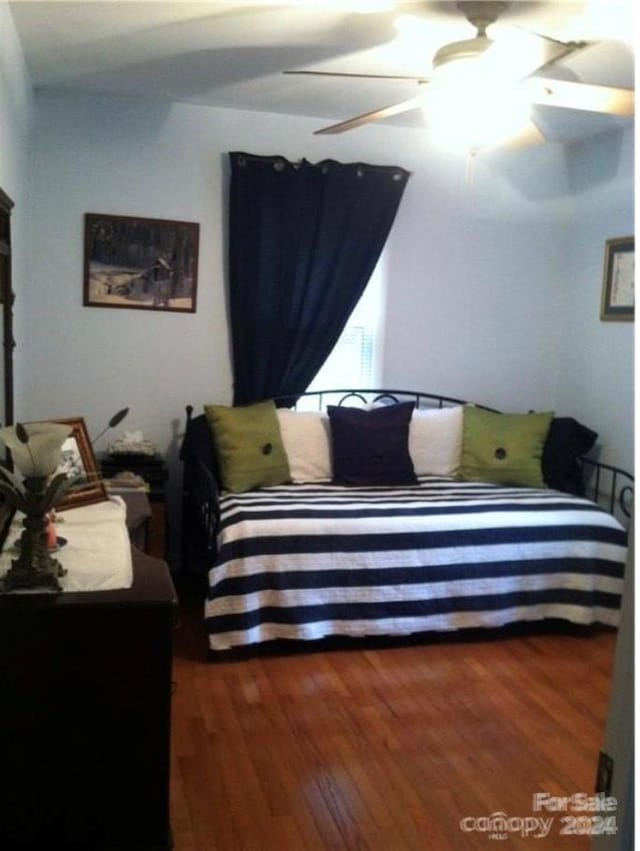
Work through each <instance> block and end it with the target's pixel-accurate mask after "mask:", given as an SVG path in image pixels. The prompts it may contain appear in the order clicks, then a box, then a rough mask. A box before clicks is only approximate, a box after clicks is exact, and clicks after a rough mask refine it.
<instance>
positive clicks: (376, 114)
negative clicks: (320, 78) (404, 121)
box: [314, 98, 422, 136]
mask: <svg viewBox="0 0 640 851" xmlns="http://www.w3.org/2000/svg"><path fill="white" fill-rule="evenodd" d="M421 105H422V98H411V99H410V100H403V101H401V103H394V104H392V105H391V106H384V107H382V109H373V110H371V112H365V113H363V114H362V115H356V116H355V117H354V118H349V119H347V121H341V122H340V123H339V124H332V125H331V126H329V127H323V128H322V129H321V130H315V131H314V135H316V136H323V135H325V134H329V133H344V132H345V131H346V130H353V129H354V128H356V127H360V126H361V125H362V124H371V122H373V121H381V120H382V119H383V118H390V117H391V116H392V115H399V114H400V113H402V112H408V111H409V110H410V109H416V107H419V106H421Z"/></svg>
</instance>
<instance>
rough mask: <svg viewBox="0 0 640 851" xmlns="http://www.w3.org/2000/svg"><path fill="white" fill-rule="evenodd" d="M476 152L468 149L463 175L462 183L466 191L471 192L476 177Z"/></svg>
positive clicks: (474, 149)
mask: <svg viewBox="0 0 640 851" xmlns="http://www.w3.org/2000/svg"><path fill="white" fill-rule="evenodd" d="M477 153H478V151H477V150H476V148H469V151H468V153H467V162H466V169H465V175H464V181H465V184H466V186H467V189H471V190H473V188H474V185H475V177H476V154H477Z"/></svg>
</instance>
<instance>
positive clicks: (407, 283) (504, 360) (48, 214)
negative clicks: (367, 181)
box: [25, 94, 630, 483]
mask: <svg viewBox="0 0 640 851" xmlns="http://www.w3.org/2000/svg"><path fill="white" fill-rule="evenodd" d="M35 114H36V121H35V127H34V132H33V136H32V140H31V145H30V148H31V181H30V190H31V202H32V203H31V204H30V207H29V210H30V228H31V230H30V237H29V239H30V247H31V250H30V266H29V275H28V279H29V284H28V292H27V299H28V306H29V317H30V322H31V323H33V325H32V327H34V328H37V333H34V334H33V335H32V337H31V339H30V340H29V344H28V350H27V351H26V354H25V357H26V358H27V375H26V386H27V387H28V401H27V409H28V410H27V414H28V418H38V417H45V416H53V415H57V416H61V415H67V416H72V415H83V416H85V418H86V419H87V422H88V425H89V431H90V433H96V432H97V431H98V430H99V429H100V428H101V427H102V425H103V424H104V423H105V422H106V420H107V419H108V418H109V416H110V415H111V414H112V413H113V411H114V410H116V409H118V408H119V407H121V406H123V405H130V406H131V414H130V417H129V420H128V423H127V425H128V428H135V427H137V428H141V429H143V430H144V432H145V434H146V435H147V436H148V437H150V438H151V439H152V440H154V441H155V442H156V443H157V444H158V446H159V448H160V450H161V451H162V452H166V453H167V454H168V457H169V460H170V464H171V466H172V469H174V481H175V482H176V483H177V481H178V469H179V468H178V464H177V460H176V456H177V445H178V440H179V433H180V430H181V427H182V422H183V411H184V405H185V404H187V403H193V404H194V405H196V406H197V407H198V406H200V405H201V404H202V403H203V402H205V401H212V400H215V401H221V402H225V401H229V400H230V398H231V366H230V358H229V339H228V329H227V318H226V299H225V286H226V256H225V251H226V248H225V245H226V239H225V237H226V187H227V178H228V173H227V152H228V151H230V150H248V151H251V152H254V153H262V154H274V153H280V154H283V155H285V156H287V157H289V158H291V159H294V160H295V159H299V158H301V157H306V158H308V159H310V160H312V161H317V160H321V159H324V158H327V157H334V158H336V159H339V160H342V161H349V160H364V161H369V162H375V163H395V164H398V165H401V166H404V167H405V168H408V169H409V170H410V171H411V172H412V176H411V179H410V181H409V185H408V187H407V191H406V193H405V197H404V198H403V202H402V205H401V208H400V212H399V214H398V218H397V220H396V223H395V225H394V228H393V231H392V235H391V238H390V242H389V245H388V252H387V254H388V256H387V264H386V265H387V270H388V280H387V311H388V319H387V326H386V342H385V356H384V367H383V369H384V379H385V382H386V383H387V384H394V385H396V386H397V385H400V386H410V387H413V388H415V389H427V390H435V391H439V392H443V393H448V394H452V395H460V396H462V397H465V398H473V399H476V400H477V401H481V402H486V403H487V404H493V405H495V406H496V407H500V408H503V409H510V410H528V409H529V408H538V409H541V408H556V410H558V412H559V413H563V414H564V413H572V414H574V415H577V416H580V417H581V418H584V421H585V422H586V423H587V424H590V425H593V426H594V427H596V426H598V424H597V423H594V422H593V419H594V418H593V416H592V408H593V406H592V405H591V402H590V401H589V400H592V399H594V400H597V399H598V398H599V394H600V395H601V393H602V392H604V387H603V386H600V385H599V384H597V383H593V382H591V383H589V382H586V381H583V382H581V385H580V386H578V385H575V386H574V387H573V388H572V393H573V397H572V404H571V406H570V407H571V410H567V407H568V405H567V404H566V402H567V400H568V393H567V386H568V375H569V367H566V366H565V364H566V363H568V361H569V360H573V361H574V362H575V371H577V372H579V371H580V370H581V369H582V368H583V367H582V366H581V363H580V362H581V359H582V357H583V350H584V348H585V347H584V346H583V344H582V343H581V342H578V341H576V342H575V345H574V342H573V340H574V335H573V334H572V333H571V332H570V328H571V324H572V322H573V317H574V315H575V305H574V301H575V299H576V298H579V299H580V300H581V299H582V297H581V296H576V295H574V294H573V289H574V288H575V287H576V286H578V283H577V280H578V278H581V279H582V280H583V281H584V280H585V276H587V277H588V281H589V285H590V286H592V287H593V289H594V292H595V295H596V296H597V297H596V300H595V302H596V303H595V307H589V306H588V304H586V303H585V304H583V305H582V306H581V309H583V310H584V311H585V315H586V316H589V315H591V313H590V311H592V310H593V311H594V312H593V316H594V317H595V319H594V320H593V324H595V325H596V326H598V319H597V316H598V298H599V296H598V290H599V286H600V278H601V273H600V271H599V270H598V271H596V270H595V269H592V270H588V269H584V268H582V269H581V270H579V268H578V266H579V263H578V259H577V258H576V252H574V251H572V250H571V246H572V245H573V244H574V243H575V244H576V245H578V244H579V243H580V240H581V239H582V237H581V222H580V220H579V218H578V217H577V216H578V211H580V212H581V214H582V215H584V216H585V225H586V224H588V221H586V219H587V217H586V213H584V212H583V211H582V209H581V205H582V203H583V200H580V199H578V200H576V199H575V197H574V191H575V187H574V186H572V182H573V183H574V184H575V183H576V181H578V180H582V181H583V183H584V182H585V180H584V178H585V174H586V175H587V176H588V173H589V168H588V164H587V166H585V167H584V168H583V167H582V166H581V164H582V162H583V159H584V158H585V157H587V155H588V152H586V151H577V152H573V153H571V155H570V158H569V159H567V152H565V151H564V149H563V148H562V147H560V146H557V145H547V146H541V147H540V148H537V149H532V150H530V151H522V152H517V153H511V154H500V155H498V154H496V155H493V156H492V157H489V156H485V157H482V158H478V160H477V162H476V163H475V169H474V177H473V181H472V182H469V181H468V180H467V171H468V164H467V163H466V162H465V161H464V159H459V158H455V157H445V156H443V155H442V154H441V153H439V152H438V151H437V150H435V149H433V148H432V147H430V146H429V144H428V142H427V140H426V139H425V137H424V135H423V134H422V133H421V132H420V131H411V130H402V129H399V128H389V127H381V126H377V127H371V128H367V130H366V133H365V132H364V131H356V132H354V133H350V134H345V135H344V136H343V137H335V138H331V137H314V136H313V135H312V131H313V130H314V129H316V127H317V122H316V121H313V120H310V119H303V118H292V117H287V116H280V115H269V114H265V113H248V112H240V111H235V110H222V109H209V108H205V107H198V106H189V105H185V104H166V103H160V102H150V101H143V100H139V99H127V98H99V97H88V96H87V97H77V96H71V95H62V94H60V95H53V94H49V95H39V96H38V97H37V98H36V110H35ZM601 144H602V145H604V147H605V148H609V147H610V146H611V145H612V144H613V143H612V142H611V141H610V140H609V141H603V142H602V143H601ZM610 181H613V187H614V189H615V192H614V195H615V196H616V198H617V197H618V194H620V195H621V196H622V197H623V198H624V199H626V200H624V203H623V207H624V208H625V209H628V208H629V204H630V202H629V200H628V199H629V192H630V190H628V187H625V186H624V185H622V184H620V185H619V184H618V181H617V180H615V179H614V178H613V176H612V175H611V176H608V177H606V179H604V180H603V181H602V182H601V183H599V184H598V187H596V188H593V189H585V192H587V193H590V192H597V195H598V199H599V204H600V209H601V211H602V213H601V214H602V216H604V217H607V216H608V213H607V212H606V210H607V204H608V203H609V200H608V199H609V193H608V185H609V182H610ZM586 182H587V183H588V181H586ZM616 203H617V202H616ZM86 212H93V213H116V214H117V213H120V214H124V215H138V216H150V217H159V218H168V219H183V220H188V221H196V222H199V223H200V228H201V245H200V263H199V291H198V311H197V313H196V314H195V315H180V314H171V313H162V312H152V311H133V310H113V309H97V308H85V307H83V306H82V259H83V216H84V213H86ZM593 216H594V218H597V215H596V214H595V212H593ZM620 226H622V223H621V225H620ZM594 227H595V225H594ZM596 230H597V228H596ZM623 230H625V231H626V230H628V228H626V227H625V228H623ZM595 237H596V235H595V234H594V233H593V232H590V233H589V234H588V235H587V236H585V237H584V242H585V243H586V244H589V245H590V250H591V253H592V254H593V258H592V262H593V263H594V264H595V263H596V259H597V260H598V264H599V263H600V260H599V259H598V258H600V257H601V253H602V248H603V243H602V238H601V237H602V234H601V233H599V232H598V234H597V240H596V238H595ZM592 242H593V244H591V243H592ZM596 242H597V244H596ZM582 253H583V254H584V251H582ZM582 261H583V258H582V256H581V258H580V264H581V263H582ZM581 304H582V301H581ZM598 330H603V332H604V333H607V334H611V332H614V331H615V332H616V333H620V334H621V335H623V336H624V335H626V336H625V339H628V337H629V334H628V332H629V330H630V329H628V328H627V329H620V328H617V329H609V328H607V329H598ZM616 339H618V338H616ZM621 339H622V338H621ZM627 348H628V346H627ZM607 352H608V346H605V347H604V351H603V353H602V358H603V362H606V358H607V357H608V354H607ZM616 363H617V362H616ZM616 368H618V366H616ZM629 369H630V367H629ZM604 371H605V373H606V370H604ZM624 372H625V375H627V376H628V375H629V374H630V372H629V370H628V369H627V368H626V367H625V368H624ZM607 380H608V379H607V376H606V374H605V375H604V376H602V382H601V383H606V382H607ZM624 381H626V379H624ZM624 381H623V383H624ZM627 395H628V393H627ZM629 405H630V401H629V400H625V403H624V407H625V410H628V408H629ZM609 407H610V419H609V421H607V422H604V423H603V425H602V427H601V428H600V431H601V435H602V439H603V442H604V443H605V444H606V443H607V441H608V440H609V438H612V439H614V440H620V439H624V436H623V437H622V438H621V432H620V429H619V428H618V420H619V419H620V417H623V418H624V417H625V416H626V414H623V413H621V414H620V416H619V414H618V411H622V403H621V402H620V400H618V403H616V405H614V406H613V407H611V405H610V404H609ZM622 453H623V454H624V455H625V457H626V456H627V455H628V448H627V449H623V450H622Z"/></svg>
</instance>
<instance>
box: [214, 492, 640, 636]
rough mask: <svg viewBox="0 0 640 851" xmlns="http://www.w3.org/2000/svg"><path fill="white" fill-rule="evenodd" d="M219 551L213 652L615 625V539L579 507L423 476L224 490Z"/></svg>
mask: <svg viewBox="0 0 640 851" xmlns="http://www.w3.org/2000/svg"><path fill="white" fill-rule="evenodd" d="M218 547H219V556H218V560H217V562H216V565H215V566H214V567H213V568H212V569H211V571H210V574H209V582H210V591H209V596H208V600H207V603H206V613H205V614H206V623H207V630H208V632H209V644H210V647H211V649H212V650H225V649H228V648H231V647H236V646H240V645H244V644H253V643H257V642H264V641H268V640H270V639H276V638H294V639H317V638H321V637H324V636H328V635H349V636H362V635H401V634H408V633H413V632H421V631H427V630H455V629H460V628H464V627H478V626H483V627H495V626H502V625H504V624H508V623H513V622H517V621H531V620H541V619H544V618H562V619H565V620H568V621H572V622H574V623H578V624H591V623H596V622H600V623H604V624H609V625H612V626H615V625H617V623H618V616H619V607H620V595H621V593H622V577H623V570H624V561H625V556H626V535H625V532H624V530H623V529H622V527H621V526H620V525H619V523H618V522H617V521H616V520H615V519H614V518H613V517H612V516H611V515H610V514H608V513H606V512H605V511H604V510H602V509H601V508H599V507H598V506H596V505H595V504H594V503H592V502H590V501H588V500H586V499H581V498H578V497H573V496H569V495H567V494H563V493H560V492H558V491H553V490H534V489H530V488H528V489H527V488H505V487H499V486H495V485H487V484H478V483H472V482H457V481H454V480H452V479H439V478H433V477H427V478H424V479H421V481H420V483H419V485H417V486H414V487H402V488H380V487H378V488H357V489H356V488H343V487H336V486H333V485H330V484H327V485H324V484H320V485H283V486H279V487H272V488H264V489H262V490H259V491H253V492H250V493H244V494H226V495H225V496H223V497H222V501H221V527H220V531H219V535H218Z"/></svg>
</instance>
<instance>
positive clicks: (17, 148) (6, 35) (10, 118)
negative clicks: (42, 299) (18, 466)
mask: <svg viewBox="0 0 640 851" xmlns="http://www.w3.org/2000/svg"><path fill="white" fill-rule="evenodd" d="M31 115H32V96H31V84H30V81H29V78H28V75H27V71H26V67H25V63H24V56H23V54H22V48H21V46H20V42H19V40H18V36H17V33H16V30H15V26H14V23H13V18H12V17H11V14H10V12H9V7H8V5H7V3H6V2H5V0H0V187H1V188H2V189H3V190H4V192H6V193H7V195H8V196H9V197H10V198H11V199H12V201H13V202H14V204H15V207H14V209H13V212H12V217H11V231H12V242H13V252H12V278H13V287H14V290H16V293H17V299H16V307H15V318H14V326H15V336H16V338H22V339H24V334H23V328H24V327H25V323H26V314H25V309H24V308H25V303H24V299H22V298H21V297H20V296H21V294H22V287H23V285H24V281H25V279H26V264H27V256H28V238H27V221H28V220H27V157H28V135H29V127H30V122H31ZM20 355H21V353H20V352H16V356H15V365H14V366H15V378H16V381H15V384H16V391H15V401H16V413H17V415H20V412H21V409H23V407H24V402H23V400H24V389H25V377H24V372H23V364H24V360H23V358H22V357H21V356H20ZM0 380H1V379H0Z"/></svg>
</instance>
